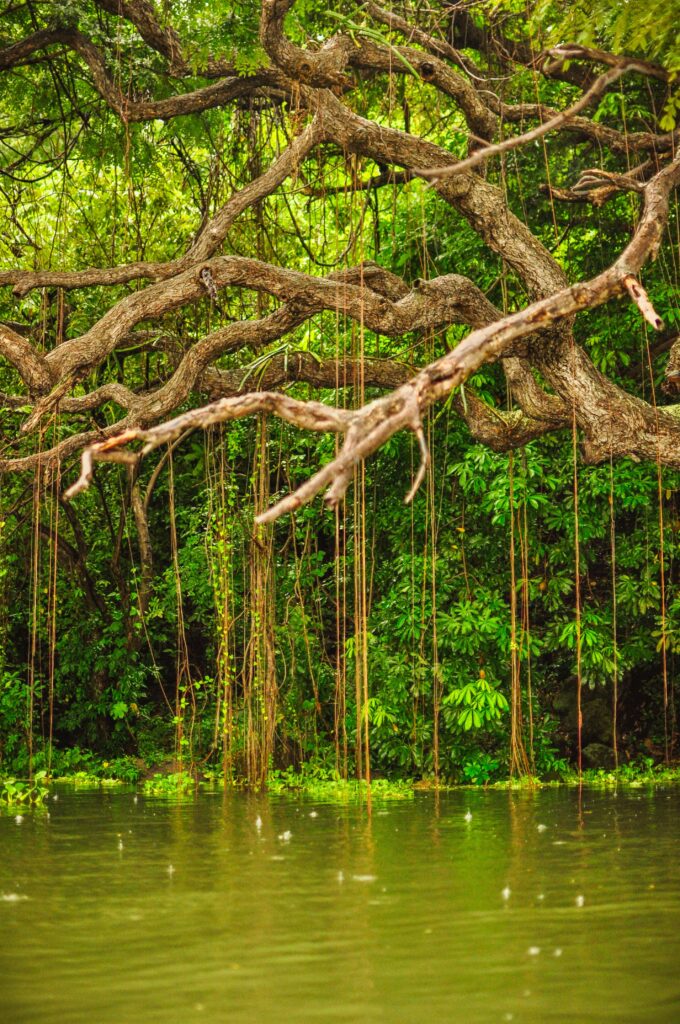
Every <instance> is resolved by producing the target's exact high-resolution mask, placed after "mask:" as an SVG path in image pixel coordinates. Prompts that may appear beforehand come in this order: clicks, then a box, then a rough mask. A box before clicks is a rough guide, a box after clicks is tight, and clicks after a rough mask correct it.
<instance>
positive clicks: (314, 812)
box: [309, 811, 319, 818]
mask: <svg viewBox="0 0 680 1024" xmlns="http://www.w3.org/2000/svg"><path fill="white" fill-rule="evenodd" d="M309 817H310V818H318V817H319V812H318V811H310V812H309Z"/></svg>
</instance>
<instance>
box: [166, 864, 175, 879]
mask: <svg viewBox="0 0 680 1024" xmlns="http://www.w3.org/2000/svg"><path fill="white" fill-rule="evenodd" d="M165 870H166V871H167V873H168V874H169V875H170V878H172V876H173V875H174V873H175V869H174V867H173V865H172V864H168V866H167V868H166V869H165Z"/></svg>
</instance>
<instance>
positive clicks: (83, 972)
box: [0, 790, 680, 1024]
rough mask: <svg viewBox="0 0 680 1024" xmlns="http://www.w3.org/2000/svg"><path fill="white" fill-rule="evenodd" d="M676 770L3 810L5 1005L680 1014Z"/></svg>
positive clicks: (8, 1011)
mask: <svg viewBox="0 0 680 1024" xmlns="http://www.w3.org/2000/svg"><path fill="white" fill-rule="evenodd" d="M679 812H680V792H678V791H672V790H667V791H663V790H661V791H657V792H655V793H652V792H648V791H646V790H637V791H635V790H634V791H630V792H627V793H621V792H619V794H618V795H614V794H601V793H585V794H584V797H583V804H582V807H581V808H579V805H578V794H577V793H576V792H572V791H559V792H558V791H549V792H541V793H537V794H533V795H532V794H509V793H504V792H489V793H484V792H464V793H463V792H458V793H453V794H446V795H442V796H440V797H439V799H438V800H436V799H435V798H434V797H433V796H432V795H419V796H417V797H416V799H415V802H413V803H411V802H403V803H389V804H388V803H385V804H382V805H381V804H376V803H374V805H373V813H372V815H371V817H370V818H369V817H368V816H367V813H366V810H365V808H361V807H358V806H355V807H338V806H335V805H332V804H322V803H311V802H303V801H295V802H293V801H290V800H286V799H280V798H279V799H275V798H266V797H248V796H244V795H242V794H236V795H232V796H227V797H224V796H223V795H222V794H213V795H203V796H201V797H200V798H198V799H197V800H196V801H195V802H186V803H181V804H167V803H165V802H162V801H160V800H154V799H150V798H146V797H142V796H139V797H138V798H135V797H134V794H133V793H132V792H118V791H116V792H96V793H78V794H75V793H72V792H69V791H67V790H64V791H61V793H60V796H59V800H58V801H56V802H55V801H53V800H52V801H50V804H49V816H48V814H47V813H45V812H44V811H43V812H40V811H36V812H30V811H27V812H24V813H23V818H22V820H18V819H17V818H16V817H15V816H14V815H6V816H3V817H0V1021H2V1024H43V1022H45V1024H47V1022H54V1024H81V1022H82V1024H152V1022H159V1024H161V1022H162V1024H193V1022H204V1024H217V1022H220V1024H221V1022H229V1024H245V1022H248V1024H264V1022H269V1021H273V1022H284V1024H288V1022H290V1024H298V1022H310V1024H311V1022H323V1021H338V1022H339V1021H342V1022H347V1024H350V1022H351V1024H355V1022H373V1021H384V1022H388V1024H411V1022H413V1024H420V1022H423V1024H438V1022H446V1024H449V1022H452V1024H458V1022H460V1024H487V1022H496V1021H498V1022H506V1021H513V1022H516V1024H545V1022H551V1021H554V1022H560V1024H572V1022H573V1024H588V1022H591V1021H593V1022H594V1021H602V1022H604V1021H607V1022H612V1024H614V1022H615V1024H628V1022H630V1024H633V1022H634V1024H646V1022H649V1024H652V1022H653V1024H679V1022H680V938H679V936H680V857H679V856H678V851H679V845H678V840H679V839H680V813H679Z"/></svg>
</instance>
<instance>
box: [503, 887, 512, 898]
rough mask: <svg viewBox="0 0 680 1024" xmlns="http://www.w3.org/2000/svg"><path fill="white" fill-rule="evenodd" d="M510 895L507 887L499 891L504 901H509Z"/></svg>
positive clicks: (510, 892) (510, 891)
mask: <svg viewBox="0 0 680 1024" xmlns="http://www.w3.org/2000/svg"><path fill="white" fill-rule="evenodd" d="M511 895H512V890H511V888H510V886H509V885H506V887H505V889H503V890H502V891H501V896H502V897H503V899H504V900H509V899H510V897H511Z"/></svg>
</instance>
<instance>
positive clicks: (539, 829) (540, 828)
mask: <svg viewBox="0 0 680 1024" xmlns="http://www.w3.org/2000/svg"><path fill="white" fill-rule="evenodd" d="M547 828H548V826H547V825H537V826H536V831H537V832H545V831H546V830H547Z"/></svg>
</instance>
